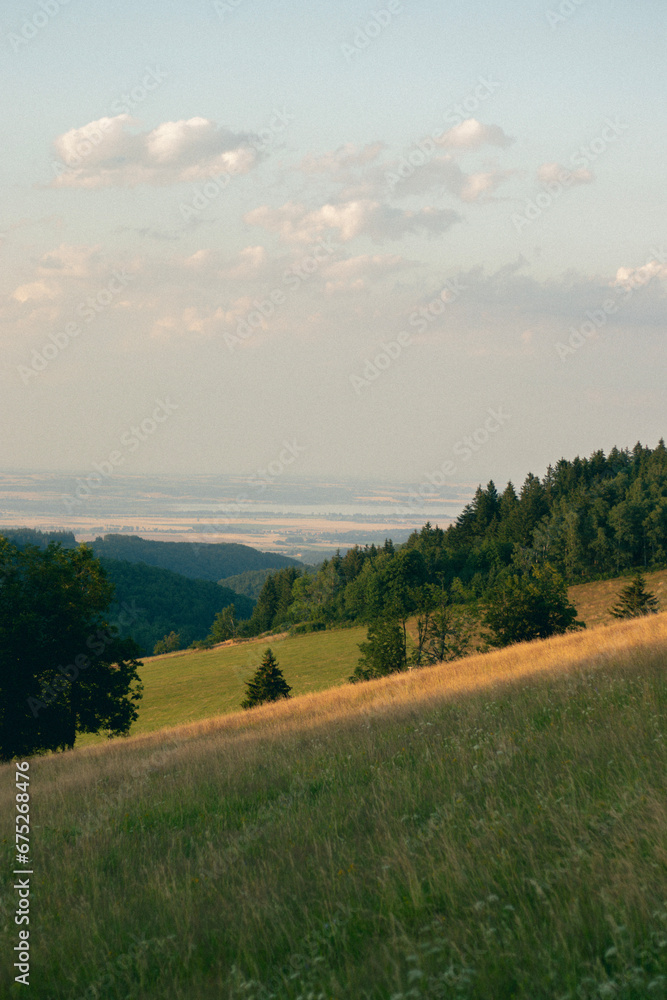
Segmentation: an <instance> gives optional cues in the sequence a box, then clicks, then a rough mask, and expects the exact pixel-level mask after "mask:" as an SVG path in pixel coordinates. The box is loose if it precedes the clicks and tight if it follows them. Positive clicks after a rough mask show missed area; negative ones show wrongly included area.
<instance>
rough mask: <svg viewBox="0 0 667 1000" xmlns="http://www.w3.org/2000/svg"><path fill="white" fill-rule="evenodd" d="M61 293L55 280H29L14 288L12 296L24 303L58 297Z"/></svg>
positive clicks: (16, 300)
mask: <svg viewBox="0 0 667 1000" xmlns="http://www.w3.org/2000/svg"><path fill="white" fill-rule="evenodd" d="M60 294H61V291H60V289H59V288H58V286H57V285H56V284H55V283H53V282H48V281H28V282H26V284H24V285H19V286H18V287H17V288H15V289H14V291H13V292H12V298H13V299H14V301H15V302H20V303H21V305H23V304H24V303H26V302H35V301H40V300H41V299H57V298H58V297H59V296H60Z"/></svg>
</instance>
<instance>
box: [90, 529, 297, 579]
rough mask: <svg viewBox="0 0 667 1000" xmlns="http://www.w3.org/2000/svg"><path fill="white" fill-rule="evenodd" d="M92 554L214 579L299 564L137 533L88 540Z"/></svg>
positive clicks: (241, 548)
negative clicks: (148, 536) (153, 539)
mask: <svg viewBox="0 0 667 1000" xmlns="http://www.w3.org/2000/svg"><path fill="white" fill-rule="evenodd" d="M90 544H91V548H92V549H93V552H94V553H95V555H96V556H105V557H106V558H107V559H122V560H124V561H126V562H143V563H148V565H149V566H161V567H162V569H170V570H172V571H173V572H175V573H180V574H181V575H182V576H189V577H193V578H195V579H199V580H212V581H214V582H217V581H218V580H220V579H222V578H223V577H227V576H236V575H237V574H239V573H245V572H246V571H247V570H256V569H281V568H283V567H285V566H301V565H303V564H302V563H300V562H299V561H298V560H297V559H290V558H289V556H281V555H278V554H276V553H274V552H260V551H259V549H253V548H251V546H249V545H238V544H236V543H232V542H202V543H198V542H157V541H151V540H149V539H146V538H139V537H138V536H137V535H104V537H103V538H96V539H95V541H94V542H91V543H90Z"/></svg>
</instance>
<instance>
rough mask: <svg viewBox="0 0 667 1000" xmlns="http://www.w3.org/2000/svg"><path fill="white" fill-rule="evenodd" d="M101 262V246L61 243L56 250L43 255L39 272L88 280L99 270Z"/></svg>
mask: <svg viewBox="0 0 667 1000" xmlns="http://www.w3.org/2000/svg"><path fill="white" fill-rule="evenodd" d="M99 261H100V247H99V246H95V247H89V246H70V245H69V244H67V243H61V244H60V246H59V247H56V249H55V250H49V251H48V253H45V254H44V255H43V257H42V258H41V259H40V261H39V272H40V274H44V275H53V276H55V275H58V276H59V277H66V278H86V277H88V275H89V274H90V273H91V272H92V271H94V270H96V269H97V266H98V264H99Z"/></svg>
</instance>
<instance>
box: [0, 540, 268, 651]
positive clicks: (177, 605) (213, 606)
mask: <svg viewBox="0 0 667 1000" xmlns="http://www.w3.org/2000/svg"><path fill="white" fill-rule="evenodd" d="M2 534H3V535H4V536H5V537H7V538H8V539H9V540H10V541H12V542H14V544H15V545H17V546H19V547H24V546H26V545H37V546H38V547H40V548H42V549H43V548H45V547H46V545H47V544H48V543H49V542H59V543H60V544H61V545H62V547H63V548H65V549H73V548H76V547H77V544H78V543H77V541H76V538H75V537H74V535H73V534H72V533H71V532H59V531H47V532H43V531H36V530H34V529H31V528H20V529H6V530H4V531H3V532H2ZM154 544H155V545H162V544H171V543H163V542H155V543H154ZM235 547H236V546H235ZM238 547H239V548H243V549H245V548H247V546H238ZM248 551H249V552H255V551H256V550H254V549H250V548H248ZM256 554H257V555H263V553H259V552H258V553H256ZM99 561H100V563H101V565H102V567H103V568H104V571H105V573H106V576H107V578H108V579H109V581H110V582H111V583H112V584H113V585H114V587H115V594H114V599H113V603H112V605H111V609H110V612H109V613H110V616H111V617H112V618H113V619H114V620H116V621H118V620H120V621H121V626H120V633H119V634H120V636H121V637H122V638H127V637H129V638H132V639H134V641H135V642H136V643H137V645H138V647H139V650H140V655H141V656H150V655H151V653H152V652H153V647H154V646H155V643H156V642H158V641H159V640H160V639H162V638H163V637H164V636H165V635H167V634H168V633H169V632H172V631H174V632H177V633H179V636H180V642H179V647H180V648H183V647H185V646H189V645H190V644H191V643H192V642H194V641H195V640H197V639H203V638H204V637H205V636H206V635H207V634H208V632H209V629H210V627H211V622H212V621H213V619H214V617H215V615H216V614H217V613H218V612H219V611H221V610H222V609H223V608H226V607H228V606H229V605H230V604H234V607H235V611H236V615H237V617H238V618H241V619H243V618H249V617H250V615H251V613H252V609H253V606H254V603H255V602H254V601H253V600H252V598H249V597H246V596H243V595H240V594H237V593H235V592H234V591H233V590H230V589H229V588H228V587H221V586H219V585H218V584H217V583H212V582H211V581H209V580H196V579H191V578H189V577H186V576H183V575H181V574H179V573H175V572H173V571H172V570H168V569H161V568H160V567H157V566H149V565H146V563H143V562H129V561H124V560H117V559H110V558H106V557H102V558H101V559H100V560H99ZM128 608H129V609H131V610H130V612H129V616H130V618H131V620H130V622H129V624H126V623H125V621H124V620H125V619H127V618H128V613H127V609H128ZM123 611H125V612H126V613H125V614H124V615H123V614H122V612H123Z"/></svg>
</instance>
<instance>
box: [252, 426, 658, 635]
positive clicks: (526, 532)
mask: <svg viewBox="0 0 667 1000" xmlns="http://www.w3.org/2000/svg"><path fill="white" fill-rule="evenodd" d="M543 564H548V565H549V566H550V567H551V568H553V569H554V570H555V571H557V572H558V573H559V574H561V575H562V576H563V578H564V579H565V581H566V582H567V583H568V584H574V583H581V582H583V581H585V580H592V579H604V578H607V577H612V576H618V575H619V574H623V573H626V572H628V571H631V570H632V569H636V568H641V569H656V568H660V567H663V566H665V565H667V449H666V448H665V443H664V441H663V440H661V441H660V442H659V444H658V445H657V447H656V448H654V449H651V448H648V447H644V446H642V445H641V444H637V445H635V447H634V448H633V449H631V450H630V449H623V450H619V449H618V448H613V449H612V450H611V451H610V452H609V454H608V455H605V454H604V452H603V451H596V452H594V453H593V454H592V455H591V457H590V458H575V459H574V460H572V461H569V460H566V459H561V460H560V461H559V462H557V463H556V465H555V466H550V467H549V468H548V469H547V472H546V474H545V475H544V477H543V478H541V479H540V478H539V477H538V476H535V475H533V474H532V473H529V474H528V475H527V477H526V479H525V481H524V483H523V484H522V486H521V487H520V488H519V490H518V491H517V490H516V489H515V487H514V485H513V484H512V483H511V482H509V483H507V485H506V486H505V488H504V489H503V490H502V492H499V491H498V489H497V488H496V486H495V484H494V483H493V482H489V483H488V484H487V486H486V487H482V486H479V487H478V489H477V491H476V493H475V495H474V497H473V499H472V500H471V502H470V503H469V504H468V505H467V506H466V507H465V508H464V509H463V511H462V512H461V514H460V515H459V517H458V518H457V519H456V521H455V522H454V523H453V524H451V525H450V526H449V527H448V528H446V529H442V528H439V527H433V526H432V525H431V524H428V523H427V524H426V525H424V527H423V528H422V529H421V531H418V532H414V533H413V534H412V535H411V537H410V538H409V539H408V541H407V542H406V543H405V544H404V545H402V546H400V547H394V545H393V543H392V542H391V541H390V540H387V541H386V542H385V544H384V545H383V546H381V547H376V546H375V545H371V546H366V547H364V548H360V547H358V546H355V547H354V548H352V549H348V551H347V552H346V554H345V555H344V556H341V555H340V554H339V553H337V554H336V555H335V556H334V557H333V558H332V559H329V560H327V561H326V562H324V563H323V564H322V566H321V567H320V568H319V569H318V570H317V572H313V573H308V572H306V573H304V572H303V571H300V570H299V569H297V568H294V567H289V568H286V569H281V570H279V571H278V572H276V573H273V574H271V576H269V577H268V578H267V580H266V582H265V584H264V586H263V588H262V591H261V593H260V595H259V598H258V601H257V604H256V606H255V609H254V611H253V614H252V617H251V619H250V621H249V622H248V623H247V624H246V626H245V628H244V631H245V633H246V634H248V635H254V634H258V633H259V632H264V631H267V630H269V629H282V628H286V627H290V626H292V627H294V626H297V627H301V628H303V627H304V623H307V622H308V623H311V624H312V625H313V626H314V627H326V626H331V625H341V624H349V623H352V622H356V621H360V622H372V621H374V620H377V618H378V617H382V616H385V617H386V616H389V617H394V618H398V617H401V615H403V614H407V613H415V612H417V611H419V610H421V609H422V607H423V605H424V601H425V599H427V596H428V595H429V594H430V598H429V599H432V595H433V591H432V588H434V587H436V588H438V589H439V590H440V591H441V592H444V593H445V595H446V597H447V600H448V601H449V602H455V603H466V602H470V603H472V602H476V601H479V600H483V599H484V598H485V596H487V595H488V594H489V593H490V592H491V591H492V590H493V588H497V587H498V586H499V585H502V584H503V583H504V582H505V581H508V580H510V578H511V577H512V576H513V575H515V574H516V573H517V572H526V571H527V570H528V569H530V568H531V567H535V566H541V565H543ZM425 588H426V589H425ZM429 588H431V589H430V591H429ZM298 623H301V624H300V626H299V624H298Z"/></svg>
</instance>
